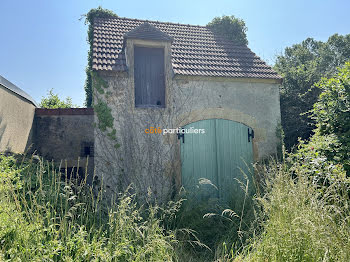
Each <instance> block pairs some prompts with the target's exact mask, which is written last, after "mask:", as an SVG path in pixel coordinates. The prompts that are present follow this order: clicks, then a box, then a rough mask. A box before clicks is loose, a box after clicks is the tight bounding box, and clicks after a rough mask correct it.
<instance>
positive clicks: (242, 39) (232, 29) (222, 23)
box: [207, 15, 248, 45]
mask: <svg viewBox="0 0 350 262" xmlns="http://www.w3.org/2000/svg"><path fill="white" fill-rule="evenodd" d="M207 27H208V28H210V29H212V30H213V31H215V32H217V33H219V34H222V35H226V36H227V37H229V38H230V39H231V40H233V41H234V42H235V43H237V44H241V45H247V44H248V39H247V34H246V32H247V27H246V25H245V22H244V21H243V20H242V19H239V18H236V17H235V16H233V15H231V16H227V15H223V16H222V17H215V18H214V19H213V20H212V21H211V22H210V23H208V24H207Z"/></svg>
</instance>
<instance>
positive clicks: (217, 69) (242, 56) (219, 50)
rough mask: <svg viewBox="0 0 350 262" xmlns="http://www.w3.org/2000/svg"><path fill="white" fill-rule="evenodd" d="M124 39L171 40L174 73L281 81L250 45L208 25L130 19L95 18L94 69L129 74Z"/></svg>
mask: <svg viewBox="0 0 350 262" xmlns="http://www.w3.org/2000/svg"><path fill="white" fill-rule="evenodd" d="M125 37H130V38H141V39H145V38H147V39H150V38H152V39H157V40H163V41H164V40H165V41H172V43H171V56H172V65H173V69H174V73H175V74H179V75H198V76H221V77H241V78H242V77H243V78H265V79H282V78H281V76H279V75H278V74H277V73H276V72H275V71H274V70H273V69H272V68H271V67H270V66H268V65H267V64H266V63H265V62H264V61H262V60H261V59H260V58H259V57H258V56H257V55H256V54H255V53H253V52H252V51H251V50H250V49H249V48H248V47H247V46H245V45H236V44H234V42H233V41H232V40H229V39H227V38H226V37H225V36H223V35H218V34H216V33H214V32H213V31H211V30H210V29H209V28H207V27H205V26H194V25H184V24H175V23H164V22H156V21H145V20H138V19H129V18H96V19H95V21H94V38H93V52H92V57H93V63H92V68H93V69H94V70H115V71H126V70H127V66H126V61H125V53H124V49H123V45H124V38H125Z"/></svg>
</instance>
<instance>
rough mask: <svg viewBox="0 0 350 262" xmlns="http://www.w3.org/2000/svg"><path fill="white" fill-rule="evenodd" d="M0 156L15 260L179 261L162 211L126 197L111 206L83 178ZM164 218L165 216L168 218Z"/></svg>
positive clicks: (0, 196) (2, 228) (2, 204)
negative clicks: (141, 204) (64, 174)
mask: <svg viewBox="0 0 350 262" xmlns="http://www.w3.org/2000/svg"><path fill="white" fill-rule="evenodd" d="M79 181H80V180H79V179H76V180H74V179H72V180H68V179H67V178H64V179H63V181H62V177H61V174H60V173H59V172H57V169H56V168H55V167H54V166H53V165H50V164H49V163H46V162H43V161H42V160H36V161H34V160H33V159H31V160H29V161H27V160H25V162H22V163H19V162H18V160H15V159H14V158H13V157H5V156H3V155H0V246H1V248H0V252H1V255H2V258H3V259H4V260H12V261H176V260H177V256H176V253H175V247H176V245H177V241H176V238H175V232H173V231H171V230H167V231H165V230H164V228H163V227H162V225H161V223H162V220H161V219H160V218H159V217H161V216H162V211H161V209H160V208H159V207H158V206H156V205H153V204H150V203H148V204H144V205H143V206H139V205H138V204H137V203H136V201H135V196H134V195H132V194H130V193H128V192H126V193H124V194H123V195H121V196H120V197H119V199H118V200H117V201H116V202H115V203H113V204H112V205H106V204H105V201H104V200H103V199H104V197H103V194H102V193H103V191H102V190H101V189H98V188H93V187H89V186H87V185H86V184H85V179H84V178H83V179H82V180H81V181H80V182H79ZM163 216H164V214H163Z"/></svg>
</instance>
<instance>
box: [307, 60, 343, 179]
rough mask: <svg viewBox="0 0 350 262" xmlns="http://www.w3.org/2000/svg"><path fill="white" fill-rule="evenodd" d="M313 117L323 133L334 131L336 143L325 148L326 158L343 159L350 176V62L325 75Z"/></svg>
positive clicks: (332, 132) (319, 84)
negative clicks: (327, 75) (327, 77)
mask: <svg viewBox="0 0 350 262" xmlns="http://www.w3.org/2000/svg"><path fill="white" fill-rule="evenodd" d="M317 87H319V88H320V89H321V90H322V93H321V94H320V96H319V100H318V101H317V103H315V104H314V107H313V117H314V119H315V120H316V121H317V128H318V131H319V133H320V135H326V136H327V135H328V136H329V135H332V136H334V137H335V140H336V141H337V143H334V144H332V145H330V147H329V148H328V149H326V150H325V153H326V155H327V159H329V160H332V161H335V162H337V163H342V164H343V166H344V168H345V170H346V171H347V175H348V176H350V62H348V63H346V64H345V66H344V67H343V68H339V69H338V73H337V74H335V75H334V76H333V77H332V78H329V79H326V78H324V79H322V80H321V81H320V82H319V83H318V84H317Z"/></svg>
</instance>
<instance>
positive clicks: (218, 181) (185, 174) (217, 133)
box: [180, 119, 254, 202]
mask: <svg viewBox="0 0 350 262" xmlns="http://www.w3.org/2000/svg"><path fill="white" fill-rule="evenodd" d="M183 128H184V129H185V130H196V129H197V130H205V133H203V132H198V133H196V132H188V133H185V135H184V139H182V140H180V143H181V166H182V168H181V172H182V185H183V186H184V188H185V189H186V190H190V191H192V190H195V187H196V185H198V181H199V179H201V178H206V179H209V180H210V181H211V182H212V183H213V184H214V185H215V186H216V187H217V189H214V188H212V189H208V190H209V191H210V192H208V193H209V194H211V195H213V197H219V198H220V199H222V200H224V201H225V202H230V201H231V200H232V199H233V198H236V197H241V196H242V193H243V191H242V189H241V188H240V185H239V183H238V181H237V180H240V181H242V182H244V181H245V178H244V175H243V173H245V174H246V175H247V176H248V177H249V178H250V177H251V173H252V168H251V164H252V162H253V143H252V141H253V137H254V131H253V130H252V129H251V128H250V127H248V126H246V125H244V124H242V123H239V122H235V121H231V120H225V119H207V120H200V121H197V122H194V123H190V124H188V125H186V126H184V127H183ZM251 186H252V185H251Z"/></svg>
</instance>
